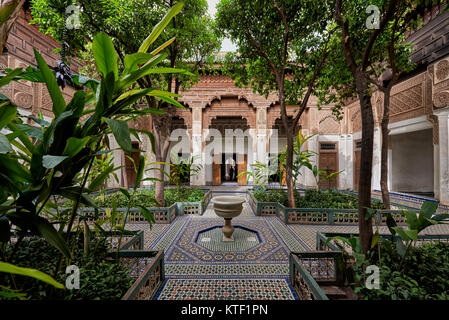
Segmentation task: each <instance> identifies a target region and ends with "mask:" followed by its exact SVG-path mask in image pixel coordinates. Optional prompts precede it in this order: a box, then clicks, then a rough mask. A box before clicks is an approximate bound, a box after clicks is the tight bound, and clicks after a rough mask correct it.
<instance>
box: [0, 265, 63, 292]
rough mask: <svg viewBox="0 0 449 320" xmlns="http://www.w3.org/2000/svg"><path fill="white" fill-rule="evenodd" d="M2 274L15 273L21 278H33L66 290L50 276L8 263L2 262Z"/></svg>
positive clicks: (0, 267) (0, 269) (0, 268)
mask: <svg viewBox="0 0 449 320" xmlns="http://www.w3.org/2000/svg"><path fill="white" fill-rule="evenodd" d="M0 272H6V273H13V274H18V275H21V276H27V277H31V278H34V279H37V280H40V281H43V282H45V283H48V284H51V285H52V286H54V287H56V288H58V289H64V285H62V284H61V283H59V282H57V281H56V280H55V279H53V278H52V277H51V276H49V275H48V274H46V273H43V272H41V271H39V270H36V269H31V268H22V267H18V266H15V265H13V264H10V263H7V262H3V261H0Z"/></svg>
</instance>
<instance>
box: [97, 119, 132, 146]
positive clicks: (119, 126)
mask: <svg viewBox="0 0 449 320" xmlns="http://www.w3.org/2000/svg"><path fill="white" fill-rule="evenodd" d="M103 119H104V121H106V123H107V124H108V126H109V127H110V128H111V130H112V133H113V134H114V137H115V140H117V143H118V144H119V146H120V147H121V148H122V149H123V150H125V151H126V152H131V149H132V146H131V137H130V134H131V133H130V131H129V128H128V125H127V124H126V122H124V121H120V120H113V119H109V118H103Z"/></svg>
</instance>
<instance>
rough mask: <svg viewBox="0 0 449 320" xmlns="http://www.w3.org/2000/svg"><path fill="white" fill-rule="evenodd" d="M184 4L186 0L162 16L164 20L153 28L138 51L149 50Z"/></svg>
mask: <svg viewBox="0 0 449 320" xmlns="http://www.w3.org/2000/svg"><path fill="white" fill-rule="evenodd" d="M183 6H184V2H181V1H180V2H178V3H176V4H175V5H174V6H173V7H171V9H170V10H169V11H168V12H167V14H166V15H165V16H164V18H162V20H161V21H160V22H159V23H158V24H157V25H156V26H155V27H154V28H153V30H152V31H151V33H150V35H149V36H148V37H147V38H146V39H145V40H144V41H143V42H142V45H141V46H140V48H139V50H138V52H147V51H148V48H149V47H150V45H151V44H152V43H153V42H154V41H156V39H157V38H158V37H159V35H160V34H161V33H162V31H163V30H164V28H165V27H166V26H167V25H168V24H169V23H170V21H171V19H173V17H174V16H176V15H177V14H178V13H179V12H180V11H181V9H182V7H183Z"/></svg>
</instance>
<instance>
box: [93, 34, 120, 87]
mask: <svg viewBox="0 0 449 320" xmlns="http://www.w3.org/2000/svg"><path fill="white" fill-rule="evenodd" d="M92 51H93V54H94V58H95V62H96V64H97V69H98V71H99V72H100V74H102V75H103V78H106V76H107V74H108V73H109V72H113V73H114V78H115V79H117V78H118V67H117V53H116V51H115V49H114V44H113V43H112V40H111V38H110V37H109V36H108V35H106V34H104V33H101V32H100V33H97V35H96V36H95V37H94V41H93V44H92Z"/></svg>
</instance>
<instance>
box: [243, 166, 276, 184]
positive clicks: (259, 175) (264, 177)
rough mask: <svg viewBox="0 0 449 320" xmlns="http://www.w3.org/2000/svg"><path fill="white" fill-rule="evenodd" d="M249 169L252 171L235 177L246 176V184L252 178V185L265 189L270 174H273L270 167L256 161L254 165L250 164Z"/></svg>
mask: <svg viewBox="0 0 449 320" xmlns="http://www.w3.org/2000/svg"><path fill="white" fill-rule="evenodd" d="M251 168H252V169H253V170H252V171H243V172H240V173H239V174H238V175H237V177H241V176H243V175H246V183H248V182H249V180H250V178H253V183H254V184H255V185H256V186H257V187H259V188H262V189H265V188H266V185H267V184H268V178H269V176H270V174H273V173H274V172H273V170H272V169H271V166H269V165H268V164H266V163H263V162H260V161H257V160H256V162H255V163H253V164H251Z"/></svg>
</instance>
